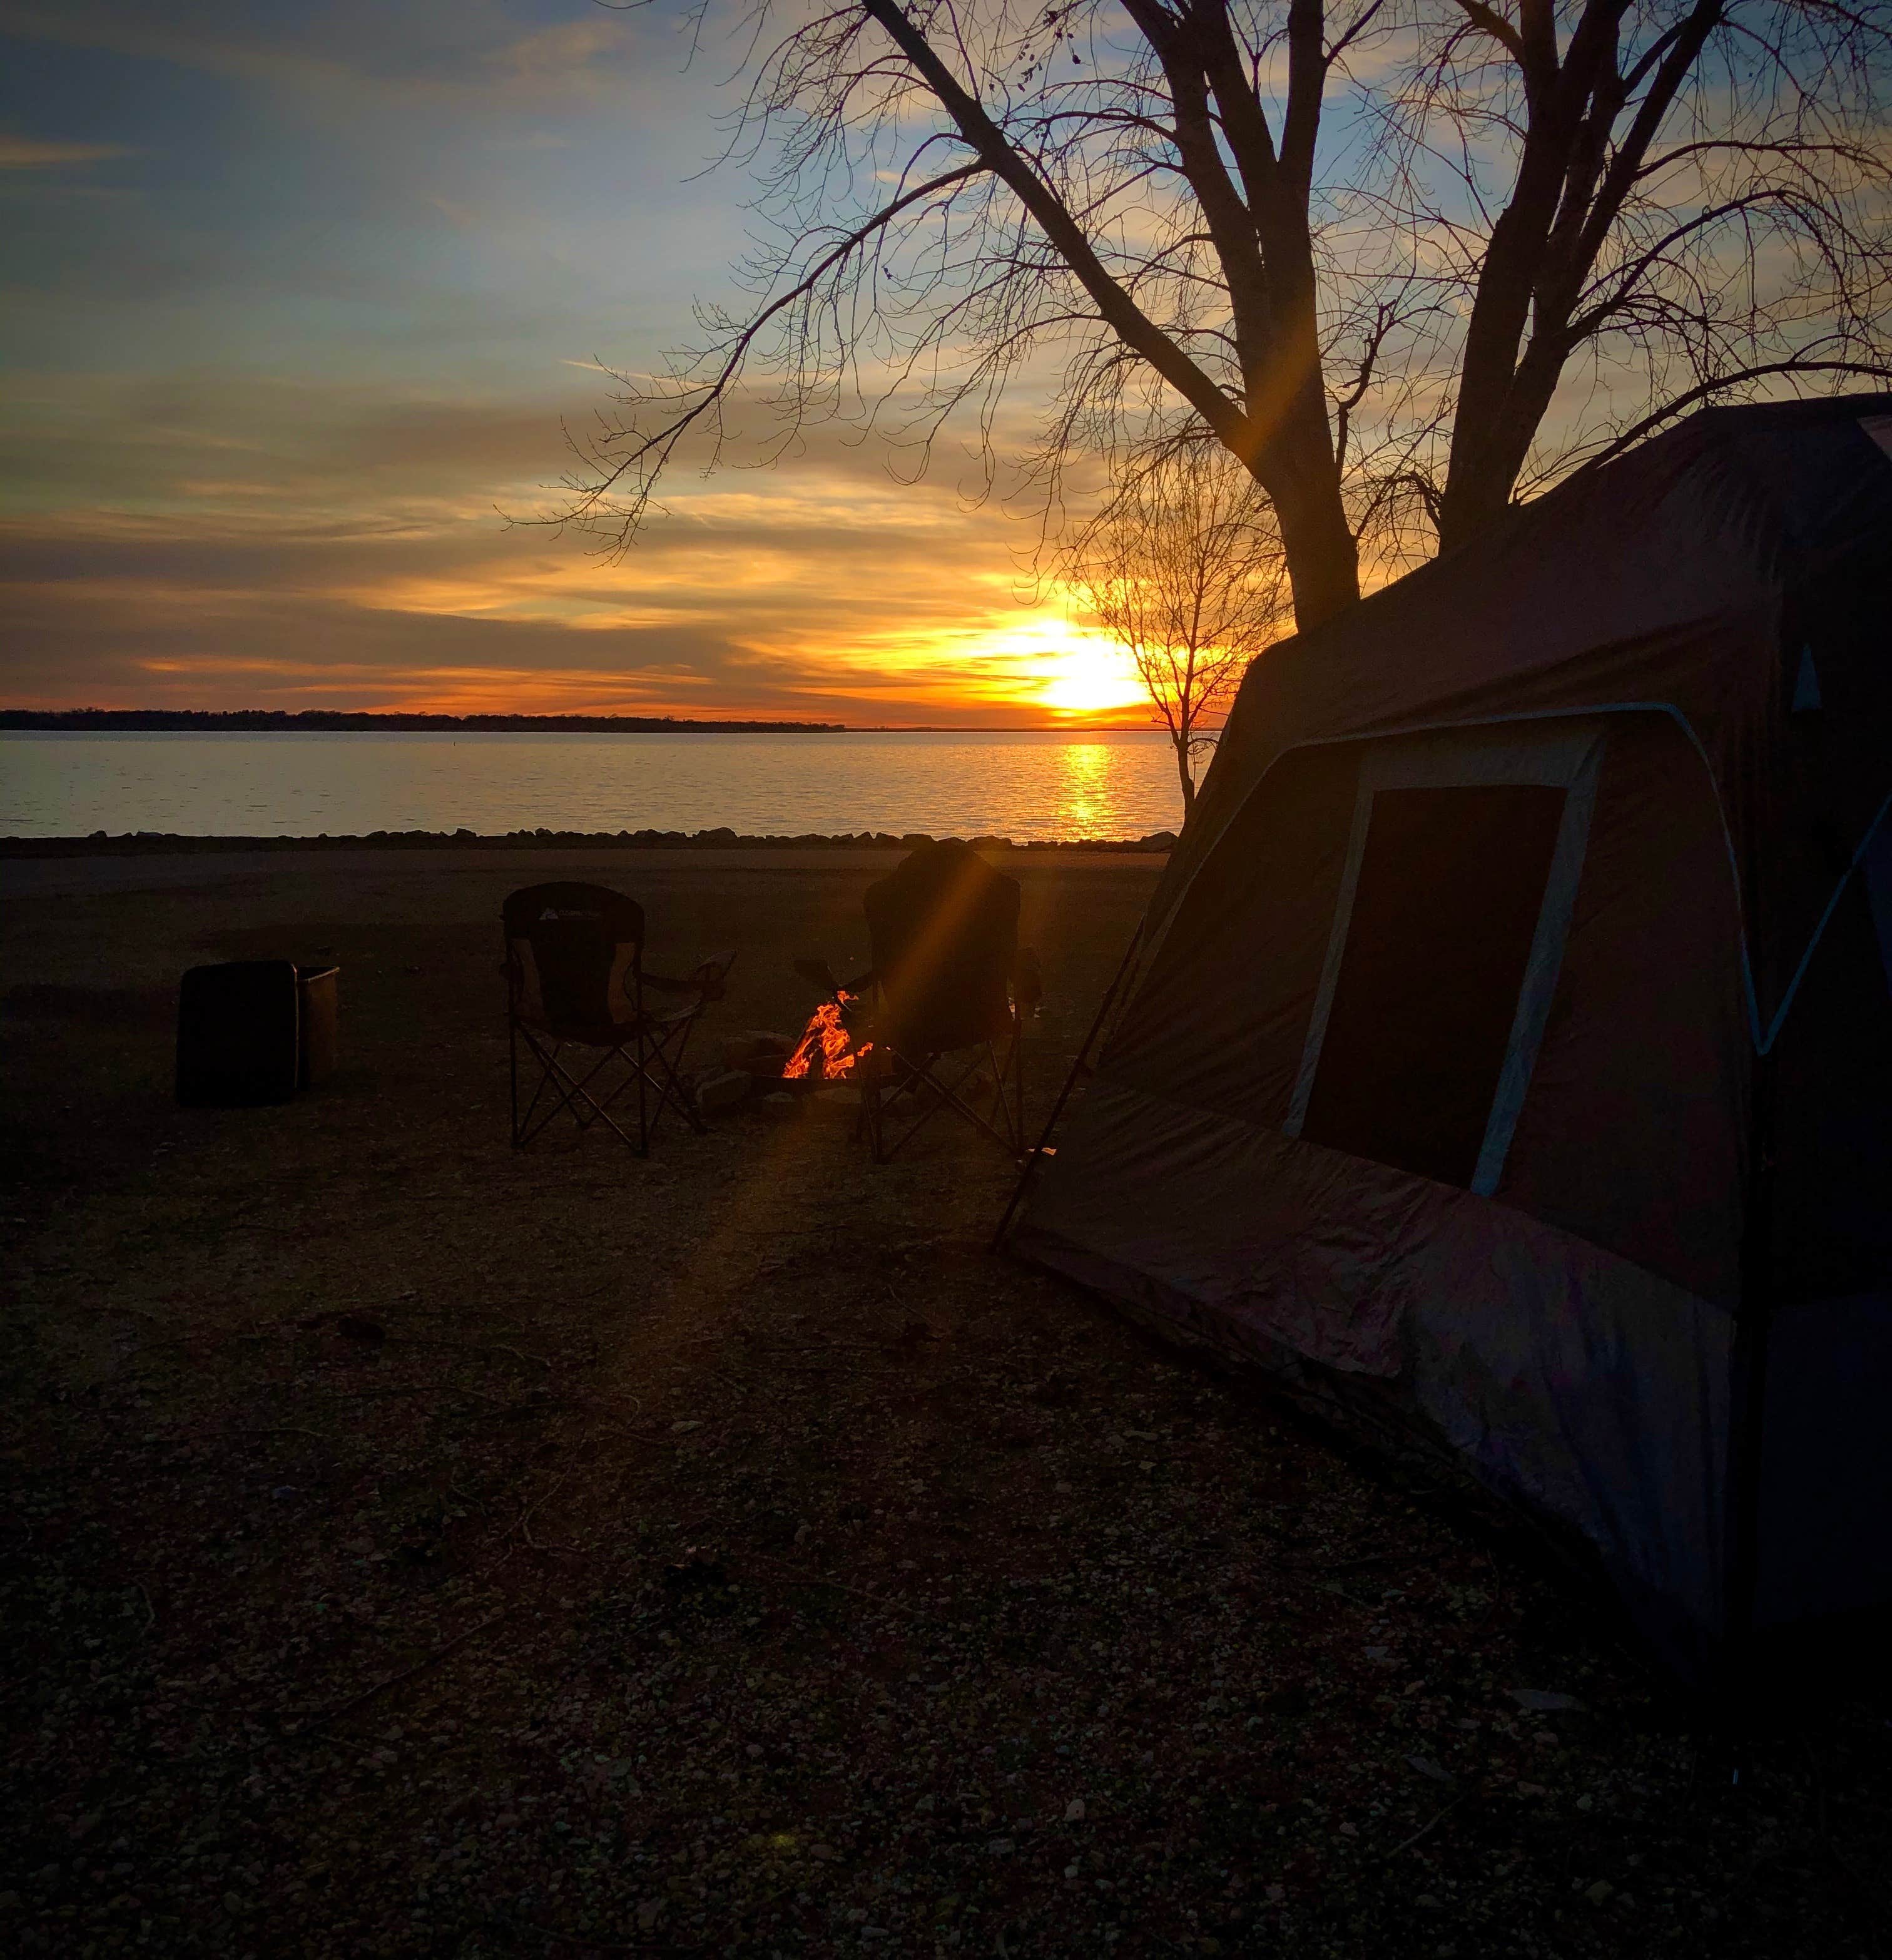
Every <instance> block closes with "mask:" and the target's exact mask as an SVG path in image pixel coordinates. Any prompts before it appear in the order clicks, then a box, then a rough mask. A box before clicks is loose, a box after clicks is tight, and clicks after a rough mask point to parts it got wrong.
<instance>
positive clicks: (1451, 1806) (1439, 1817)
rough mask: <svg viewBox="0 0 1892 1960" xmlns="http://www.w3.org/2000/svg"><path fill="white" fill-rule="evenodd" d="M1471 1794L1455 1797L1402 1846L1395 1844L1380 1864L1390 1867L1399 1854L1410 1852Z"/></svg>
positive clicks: (1467, 1792)
mask: <svg viewBox="0 0 1892 1960" xmlns="http://www.w3.org/2000/svg"><path fill="white" fill-rule="evenodd" d="M1471 1795H1472V1792H1471V1791H1470V1790H1467V1791H1466V1792H1465V1793H1464V1795H1463V1796H1455V1797H1454V1798H1453V1799H1452V1801H1451V1803H1448V1804H1447V1805H1446V1806H1445V1809H1443V1810H1442V1811H1439V1812H1437V1813H1436V1815H1433V1816H1432V1817H1430V1818H1428V1819H1427V1820H1426V1822H1424V1823H1423V1824H1422V1825H1420V1827H1419V1828H1418V1829H1417V1831H1414V1832H1413V1834H1412V1835H1411V1836H1410V1838H1407V1839H1406V1840H1405V1841H1404V1843H1403V1844H1395V1845H1394V1847H1393V1848H1392V1849H1391V1850H1390V1851H1388V1853H1387V1854H1386V1856H1385V1857H1384V1858H1383V1859H1382V1860H1381V1861H1380V1862H1381V1863H1382V1864H1387V1865H1390V1864H1391V1863H1392V1862H1393V1860H1394V1859H1395V1858H1397V1857H1398V1856H1399V1854H1400V1853H1401V1852H1402V1851H1410V1850H1411V1849H1412V1848H1413V1846H1414V1845H1415V1844H1417V1843H1418V1842H1419V1841H1420V1838H1423V1837H1424V1836H1425V1835H1426V1833H1427V1832H1428V1831H1430V1830H1431V1829H1432V1828H1433V1826H1434V1825H1439V1824H1442V1823H1443V1822H1445V1819H1446V1818H1448V1817H1449V1816H1450V1815H1452V1812H1454V1811H1455V1810H1456V1809H1458V1806H1460V1805H1461V1803H1464V1802H1465V1801H1466V1799H1467V1798H1469V1797H1470V1796H1471Z"/></svg>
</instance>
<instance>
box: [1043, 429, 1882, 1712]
mask: <svg viewBox="0 0 1892 1960" xmlns="http://www.w3.org/2000/svg"><path fill="white" fill-rule="evenodd" d="M1889 636H1892V397H1874V398H1871V399H1857V398H1855V399H1846V400H1833V401H1826V402H1819V403H1801V404H1786V405H1777V406H1757V407H1750V408H1732V409H1712V410H1709V411H1707V412H1703V413H1701V414H1698V415H1695V416H1693V418H1690V420H1688V421H1687V422H1684V423H1683V424H1681V425H1678V426H1677V427H1676V428H1674V429H1673V430H1671V431H1670V432H1668V433H1667V434H1664V435H1662V436H1660V437H1658V438H1656V439H1655V440H1654V441H1650V442H1649V443H1647V444H1645V445H1644V446H1642V447H1641V448H1639V449H1636V450H1633V451H1631V452H1630V453H1627V454H1626V455H1624V456H1623V457H1620V458H1619V459H1618V460H1615V461H1614V462H1611V463H1607V465H1604V466H1602V467H1600V468H1598V469H1593V470H1591V471H1588V472H1586V473H1583V474H1582V475H1580V476H1578V477H1576V478H1574V479H1572V480H1570V481H1569V482H1566V484H1564V485H1562V486H1560V488H1557V489H1556V490H1553V491H1552V492H1550V494H1548V495H1546V496H1544V497H1543V498H1540V499H1538V500H1537V501H1535V502H1534V503H1531V504H1528V505H1525V506H1523V507H1522V508H1518V509H1517V510H1515V511H1513V512H1512V513H1511V514H1509V516H1508V517H1507V518H1506V520H1505V521H1504V522H1503V523H1502V524H1501V525H1499V527H1497V528H1496V530H1494V531H1493V532H1492V533H1489V534H1487V536H1485V537H1483V539H1480V540H1479V541H1478V542H1477V543H1474V544H1473V545H1471V546H1467V548H1465V549H1463V550H1461V551H1460V552H1458V553H1456V554H1455V555H1453V556H1452V557H1451V558H1447V559H1444V560H1442V561H1438V562H1434V563H1433V564H1430V565H1426V566H1425V567H1424V568H1423V569H1421V570H1420V571H1416V572H1414V573H1413V574H1411V575H1410V576H1409V577H1407V578H1404V579H1402V580H1401V581H1399V582H1398V584H1395V585H1393V586H1391V587H1387V588H1386V589H1385V590H1382V591H1381V592H1379V593H1375V595H1374V596H1373V597H1371V598H1369V599H1368V600H1366V601H1365V602H1363V603H1362V604H1361V605H1359V606H1356V607H1355V608H1353V609H1352V610H1351V611H1350V612H1348V613H1347V614H1345V615H1344V616H1342V617H1340V618H1338V619H1334V620H1333V621H1331V622H1329V623H1328V624H1327V625H1324V626H1322V627H1321V628H1318V629H1316V630H1315V631H1312V632H1308V633H1305V634H1303V635H1301V636H1299V638H1296V639H1294V640H1292V641H1289V642H1287V643H1286V644H1283V645H1282V646H1280V647H1278V648H1274V649H1273V650H1272V651H1270V652H1269V653H1267V654H1264V656H1263V657H1261V659H1260V660H1258V661H1257V662H1256V663H1255V664H1254V667H1252V668H1251V670H1250V672H1249V673H1248V677H1247V679H1246V680H1245V683H1243V685H1242V689H1241V692H1240V694H1239V696H1238V698H1237V699H1236V702H1235V706H1234V708H1233V711H1232V713H1231V714H1230V716H1229V723H1228V727H1227V728H1226V731H1225V733H1224V735H1223V740H1222V742H1221V744H1220V747H1219V753H1217V755H1216V759H1215V761H1214V763H1213V766H1212V767H1211V768H1210V771H1209V772H1208V775H1207V778H1206V780H1205V782H1204V788H1203V792H1202V794H1201V795H1200V797H1199V798H1198V800H1197V806H1196V808H1195V810H1194V813H1193V815H1192V816H1191V819H1190V820H1189V823H1188V826H1187V827H1186V828H1185V829H1184V833H1183V835H1182V838H1181V842H1180V843H1179V845H1178V848H1177V850H1176V851H1175V854H1174V856H1173V857H1172V861H1171V862H1170V864H1169V869H1168V871H1167V873H1166V874H1165V877H1164V879H1163V880H1162V883H1161V885H1160V886H1159V889H1158V891H1157V893H1156V897H1155V899H1154V900H1153V904H1152V906H1151V909H1150V914H1149V916H1148V918H1147V919H1146V922H1145V928H1144V938H1143V950H1142V953H1141V956H1140V963H1139V966H1138V968H1137V978H1136V981H1135V983H1134V988H1133V990H1132V991H1131V993H1130V998H1129V1002H1128V1005H1127V1007H1126V1008H1125V1010H1124V1013H1123V1014H1122V1017H1121V1020H1120V1021H1119V1022H1118V1025H1117V1026H1116V1028H1115V1031H1114V1033H1112V1035H1111V1038H1110V1039H1109V1040H1108V1042H1107V1044H1106V1045H1105V1048H1104V1049H1103V1051H1102V1054H1101V1055H1100V1056H1099V1063H1098V1068H1097V1072H1096V1075H1095V1079H1094V1080H1093V1082H1092V1085H1091V1086H1090V1087H1089V1090H1088V1093H1086V1094H1085V1095H1084V1096H1083V1097H1082V1099H1080V1101H1079V1103H1077V1104H1076V1106H1075V1111H1074V1114H1073V1116H1072V1118H1070V1121H1069V1122H1068V1124H1067V1127H1066V1129H1065V1131H1064V1134H1062V1135H1061V1136H1060V1138H1059V1141H1058V1147H1057V1153H1056V1155H1055V1156H1054V1157H1050V1158H1048V1160H1045V1163H1044V1165H1043V1166H1042V1170H1041V1176H1040V1178H1039V1180H1038V1182H1037V1184H1036V1185H1035V1188H1034V1189H1033V1190H1032V1194H1031V1195H1030V1198H1029V1203H1028V1204H1027V1206H1026V1208H1025V1211H1024V1212H1023V1214H1022V1221H1021V1223H1020V1227H1019V1231H1018V1234H1017V1237H1016V1244H1017V1246H1019V1249H1020V1250H1022V1252H1025V1253H1026V1254H1027V1255H1029V1256H1030V1257H1032V1258H1035V1259H1036V1260H1038V1261H1039V1262H1041V1263H1042V1264H1044V1265H1048V1266H1050V1267H1052V1268H1056V1269H1057V1270H1059V1271H1063V1272H1064V1273H1067V1274H1070V1275H1071V1276H1072V1277H1073V1278H1076V1279H1077V1280H1079V1281H1083V1282H1084V1283H1085V1284H1088V1285H1089V1286H1091V1287H1095V1288H1097V1289H1099V1290H1102V1292H1104V1293H1106V1294H1108V1295H1110V1296H1111V1297H1114V1298H1115V1299H1116V1300H1118V1301H1119V1302H1121V1303H1123V1304H1124V1305H1125V1306H1127V1307H1129V1308H1130V1309H1134V1311H1136V1312H1137V1313H1139V1314H1140V1315H1141V1316H1146V1317H1147V1318H1149V1319H1152V1320H1154V1321H1156V1322H1158V1323H1159V1324H1162V1325H1164V1326H1165V1327H1167V1328H1169V1329H1170V1330H1171V1331H1172V1332H1176V1333H1178V1334H1180V1335H1183V1336H1184V1337H1185V1338H1190V1339H1193V1340H1196V1341H1206V1342H1209V1343H1211V1344H1215V1345H1217V1346H1219V1347H1220V1348H1223V1349H1225V1350H1232V1351H1236V1352H1239V1353H1240V1354H1244V1355H1245V1356H1247V1357H1251V1358H1253V1359H1254V1360H1259V1361H1261V1363H1264V1365H1265V1366H1266V1367H1268V1368H1270V1370H1273V1371H1274V1372H1275V1373H1276V1374H1277V1376H1279V1377H1280V1378H1282V1379H1283V1381H1284V1382H1285V1383H1286V1384H1287V1385H1288V1386H1290V1388H1291V1389H1293V1391H1294V1392H1297V1393H1298V1394H1299V1395H1301V1396H1302V1398H1305V1399H1307V1400H1309V1401H1311V1402H1314V1403H1315V1404H1317V1405H1319V1406H1321V1408H1324V1409H1325V1410H1326V1411H1328V1412H1329V1413H1331V1414H1334V1415H1335V1416H1337V1418H1339V1419H1340V1420H1341V1421H1343V1422H1344V1423H1345V1424H1347V1425H1348V1426H1349V1427H1350V1428H1352V1429H1353V1430H1355V1431H1356V1432H1359V1431H1362V1430H1364V1431H1366V1433H1369V1436H1371V1437H1376V1438H1377V1439H1378V1440H1381V1441H1382V1442H1384V1443H1386V1444H1388V1445H1389V1446H1394V1447H1397V1448H1401V1449H1411V1448H1412V1447H1413V1446H1414V1445H1417V1446H1420V1447H1421V1448H1422V1449H1427V1450H1430V1451H1433V1452H1436V1453H1445V1454H1446V1455H1447V1456H1449V1457H1451V1458H1452V1459H1455V1460H1456V1461H1457V1462H1459V1463H1460V1464H1461V1465H1463V1466H1465V1467H1468V1468H1469V1469H1470V1470H1471V1472H1472V1473H1473V1474H1474V1475H1475V1476H1476V1477H1477V1478H1478V1479H1479V1480H1480V1481H1481V1482H1482V1483H1483V1484H1485V1485H1486V1486H1487V1487H1488V1488H1490V1489H1491V1490H1492V1491H1495V1492H1496V1493H1497V1494H1499V1495H1500V1496H1501V1497H1503V1498H1505V1499H1506V1500H1508V1501H1509V1502H1510V1503H1512V1504H1513V1505H1515V1506H1517V1507H1522V1508H1523V1509H1524V1510H1526V1511H1528V1513H1530V1514H1531V1515H1532V1516H1534V1517H1535V1518H1536V1519H1538V1520H1540V1521H1542V1522H1544V1523H1547V1524H1548V1525H1550V1526H1553V1528H1554V1532H1555V1535H1557V1537H1558V1538H1559V1539H1560V1542H1563V1543H1564V1544H1565V1545H1567V1546H1569V1547H1571V1548H1575V1549H1577V1550H1579V1551H1581V1552H1582V1554H1583V1556H1584V1557H1585V1558H1586V1559H1588V1560H1590V1561H1592V1562H1599V1561H1600V1563H1601V1566H1602V1567H1603V1568H1604V1570H1605V1571H1606V1573H1607V1576H1608V1578H1609V1580H1610V1581H1611V1583H1613V1584H1614V1586H1615V1587H1616V1588H1617V1589H1618V1591H1619V1592H1620V1594H1621V1596H1622V1597H1623V1602H1624V1603H1625V1604H1626V1605H1627V1607H1628V1608H1629V1609H1630V1613H1631V1614H1632V1615H1633V1617H1634V1618H1635V1619H1636V1621H1637V1622H1638V1623H1639V1624H1640V1625H1641V1627H1642V1629H1643V1631H1645V1632H1646V1634H1648V1635H1649V1637H1650V1638H1651V1639H1652V1640H1653V1641H1654V1642H1655V1643H1656V1645H1657V1646H1658V1648H1660V1650H1661V1651H1662V1652H1663V1653H1665V1655H1666V1656H1668V1659H1670V1660H1671V1662H1672V1663H1674V1665H1675V1666H1676V1667H1677V1669H1680V1670H1681V1672H1683V1673H1684V1675H1687V1676H1689V1677H1690V1678H1692V1679H1694V1680H1696V1681H1697V1682H1704V1683H1706V1682H1712V1680H1714V1679H1715V1678H1717V1677H1718V1675H1719V1674H1720V1673H1721V1672H1722V1669H1724V1668H1725V1667H1726V1666H1728V1665H1729V1664H1730V1663H1731V1659H1733V1658H1734V1657H1735V1656H1738V1655H1739V1654H1741V1653H1747V1652H1750V1651H1751V1648H1750V1646H1749V1636H1750V1634H1757V1633H1758V1634H1768V1633H1770V1632H1772V1631H1776V1630H1779V1629H1782V1628H1787V1627H1789V1626H1791V1625H1793V1624H1796V1623H1802V1622H1805V1621H1809V1620H1811V1619H1814V1618H1818V1617H1820V1616H1824V1615H1830V1614H1840V1613H1846V1612H1852V1611H1854V1610H1856V1609H1862V1608H1868V1607H1870V1606H1871V1605H1875V1603H1880V1602H1885V1601H1887V1599H1892V821H1888V819H1887V803H1888V794H1889V793H1892V637H1889Z"/></svg>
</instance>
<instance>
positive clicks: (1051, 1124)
mask: <svg viewBox="0 0 1892 1960" xmlns="http://www.w3.org/2000/svg"><path fill="white" fill-rule="evenodd" d="M1146 923H1147V921H1145V920H1139V921H1138V922H1137V930H1136V931H1134V933H1132V934H1130V943H1129V944H1128V945H1127V947H1124V956H1123V958H1122V959H1121V960H1119V961H1118V964H1117V972H1116V976H1115V978H1113V979H1112V980H1111V983H1110V985H1109V986H1108V988H1106V989H1105V994H1104V998H1103V1000H1102V1003H1101V1004H1099V1007H1098V1010H1097V1013H1096V1017H1095V1019H1094V1020H1092V1023H1091V1024H1090V1033H1089V1034H1087V1035H1086V1036H1085V1037H1084V1045H1083V1047H1082V1048H1080V1049H1079V1050H1078V1051H1077V1055H1076V1059H1075V1060H1073V1062H1072V1063H1071V1065H1070V1073H1069V1074H1067V1075H1066V1077H1064V1087H1063V1088H1062V1089H1060V1090H1059V1091H1058V1092H1057V1101H1056V1102H1055V1103H1053V1104H1052V1105H1051V1114H1050V1115H1048V1117H1046V1118H1045V1128H1044V1129H1043V1131H1041V1133H1040V1134H1039V1136H1038V1141H1037V1142H1036V1143H1035V1144H1033V1145H1032V1147H1031V1149H1030V1150H1029V1152H1028V1153H1026V1156H1025V1162H1024V1163H1022V1165H1021V1166H1019V1174H1018V1182H1017V1183H1016V1184H1015V1185H1013V1187H1012V1201H1011V1203H1010V1204H1008V1205H1007V1206H1006V1208H1005V1216H1004V1217H1003V1218H1001V1219H1000V1220H999V1226H998V1230H997V1231H996V1232H994V1233H993V1234H992V1246H991V1249H992V1250H993V1251H994V1252H997V1250H998V1249H999V1248H1000V1246H1002V1245H1003V1244H1004V1243H1005V1235H1006V1233H1007V1232H1008V1231H1010V1230H1011V1225H1012V1220H1013V1217H1014V1215H1015V1214H1016V1212H1017V1211H1018V1208H1019V1205H1020V1204H1022V1202H1023V1201H1024V1198H1025V1187H1026V1186H1027V1185H1029V1184H1030V1182H1031V1181H1032V1173H1033V1172H1034V1171H1035V1170H1036V1169H1037V1168H1038V1160H1039V1158H1041V1157H1043V1156H1044V1154H1045V1145H1046V1144H1048V1143H1049V1142H1050V1141H1051V1132H1052V1131H1054V1130H1055V1129H1056V1128H1057V1119H1058V1118H1059V1117H1060V1116H1061V1115H1064V1105H1065V1104H1066V1103H1067V1102H1068V1101H1069V1100H1070V1093H1071V1089H1072V1087H1073V1084H1074V1083H1076V1080H1077V1078H1078V1077H1079V1076H1080V1074H1082V1073H1083V1068H1084V1064H1085V1063H1086V1062H1087V1061H1089V1059H1090V1052H1091V1045H1092V1043H1093V1042H1095V1040H1096V1039H1097V1036H1098V1033H1099V1030H1100V1029H1102V1026H1103V1025H1104V1022H1105V1018H1106V1017H1108V1014H1109V1013H1110V1007H1111V1002H1112V1001H1115V999H1116V998H1117V991H1118V988H1120V987H1121V986H1122V985H1123V984H1124V975H1125V974H1127V972H1129V971H1130V962H1131V961H1132V960H1133V959H1135V958H1136V956H1137V947H1140V946H1141V945H1142V944H1143V927H1144V925H1145V924H1146ZM1019 1033H1020V1046H1021V1048H1022V1045H1023V1030H1022V1029H1020V1031H1019ZM1024 1118H1025V1102H1024V1085H1023V1081H1022V1077H1021V1080H1020V1083H1019V1126H1020V1128H1021V1130H1022V1128H1023V1125H1024Z"/></svg>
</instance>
